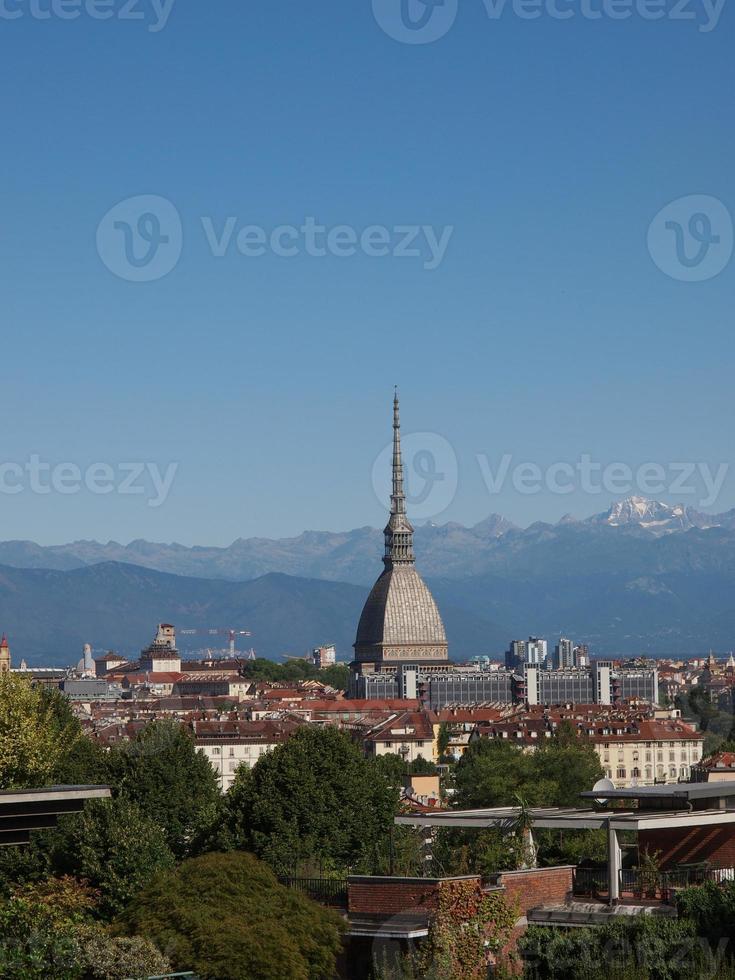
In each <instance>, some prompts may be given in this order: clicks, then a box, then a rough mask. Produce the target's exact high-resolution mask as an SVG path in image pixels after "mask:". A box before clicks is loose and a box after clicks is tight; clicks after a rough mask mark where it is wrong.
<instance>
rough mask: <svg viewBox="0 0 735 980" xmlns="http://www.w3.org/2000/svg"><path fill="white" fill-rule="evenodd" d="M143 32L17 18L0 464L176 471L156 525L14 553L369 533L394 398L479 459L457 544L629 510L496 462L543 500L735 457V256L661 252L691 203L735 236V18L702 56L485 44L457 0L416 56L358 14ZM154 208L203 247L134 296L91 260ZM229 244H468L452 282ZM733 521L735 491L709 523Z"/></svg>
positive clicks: (47, 516)
mask: <svg viewBox="0 0 735 980" xmlns="http://www.w3.org/2000/svg"><path fill="white" fill-rule="evenodd" d="M26 2H27V0H5V6H6V9H16V7H17V5H18V4H22V5H23V6H22V7H21V9H23V10H25V6H26ZM38 2H41V3H44V2H45V0H38ZM140 2H141V6H140V9H141V10H142V11H145V15H146V18H147V19H146V20H145V21H142V22H141V21H125V22H123V21H120V20H119V19H117V18H115V19H113V20H110V21H107V22H102V21H98V20H94V19H92V18H90V17H89V16H87V15H83V16H81V17H80V18H79V19H76V20H70V21H68V22H65V21H62V20H60V19H59V18H57V17H56V18H54V17H52V18H51V19H49V20H46V21H39V20H37V19H34V18H33V17H31V16H30V14H28V13H27V12H24V16H22V17H20V18H18V19H15V20H2V19H0V72H1V77H2V86H3V93H4V98H3V121H2V129H3V174H4V179H3V182H2V197H3V209H2V213H3V219H2V234H0V250H1V254H0V258H1V261H2V269H3V284H4V285H3V304H2V308H3V314H2V320H3V339H4V343H3V346H2V353H3V362H4V363H3V365H2V376H3V382H2V383H3V388H2V409H3V413H2V414H3V427H2V432H3V438H2V451H1V452H0V456H1V457H2V460H3V461H4V462H15V463H18V464H24V463H25V461H27V460H28V459H29V457H30V456H31V454H36V455H38V456H39V457H40V458H41V459H42V460H46V461H49V462H50V463H52V464H54V465H55V464H58V463H62V462H70V463H72V464H75V465H77V466H79V467H80V468H81V469H82V470H84V468H86V467H87V466H89V464H90V463H92V462H106V463H109V464H110V465H112V466H116V465H117V464H118V463H120V462H130V461H133V462H136V461H140V462H155V463H156V464H157V465H160V466H162V467H163V466H165V465H166V464H168V463H170V462H177V463H178V471H177V473H176V476H175V479H174V484H173V487H172V490H171V493H170V495H169V496H168V498H167V499H166V501H165V503H164V504H163V505H162V506H160V507H150V506H148V498H147V497H146V496H145V495H132V496H131V495H124V494H119V493H111V494H106V495H99V494H91V493H89V492H87V491H85V492H80V493H77V494H61V493H58V492H52V493H50V494H37V493H33V492H32V491H31V490H30V489H29V488H28V487H27V486H24V488H23V489H22V491H21V492H19V493H16V494H3V495H1V496H0V537H2V538H32V539H35V540H38V541H40V542H42V543H50V542H62V541H67V540H71V539H74V538H79V537H90V538H91V537H94V538H98V539H102V540H107V539H109V538H114V539H116V540H120V541H128V540H130V539H132V538H135V537H146V538H149V539H154V540H161V541H169V540H178V541H181V542H183V543H187V544H191V543H202V544H204V543H207V544H210V543H211V544H226V543H229V542H230V541H231V540H233V539H234V538H236V537H238V536H251V535H262V536H285V535H290V534H296V533H299V532H300V531H301V530H303V529H305V528H318V529H323V528H329V529H335V530H337V529H345V528H350V527H354V526H361V525H364V524H379V523H381V522H382V521H383V519H384V511H383V509H382V508H381V506H380V504H379V502H378V500H377V498H376V495H375V493H374V491H373V481H372V479H371V468H372V466H373V461H374V460H375V458H376V456H377V455H378V453H379V452H380V451H381V450H382V448H383V446H384V445H385V443H386V442H387V440H388V438H389V436H390V398H391V395H392V386H393V385H394V384H395V383H398V384H399V385H400V387H401V393H402V406H403V419H404V426H405V430H406V432H407V433H409V432H412V431H423V432H430V433H436V434H438V435H440V436H442V437H443V438H444V439H446V440H447V441H448V442H449V443H450V444H451V446H452V447H453V452H454V453H455V454H456V458H457V460H458V479H457V488H456V493H454V494H452V499H451V502H450V504H449V506H448V507H447V508H446V509H445V510H443V512H442V513H440V514H437V515H433V514H430V515H429V516H432V517H433V519H435V520H437V521H445V520H458V521H462V522H464V523H472V522H475V521H478V520H481V519H482V518H484V517H485V516H486V515H487V514H488V513H490V512H491V511H499V512H501V513H504V514H506V515H507V516H508V517H510V518H512V519H514V520H516V521H518V522H519V523H523V524H527V523H530V522H531V521H534V520H537V519H544V520H556V519H558V518H559V517H560V516H561V515H562V514H564V513H566V512H568V511H572V512H574V513H576V514H577V515H579V516H585V515H587V514H591V513H594V512H596V511H599V510H602V509H604V508H605V507H606V506H607V504H608V503H609V501H610V499H611V497H612V496H615V494H610V493H606V492H603V493H601V494H600V495H596V496H595V495H590V494H587V493H585V492H584V491H582V490H579V489H578V490H575V492H574V493H572V494H569V495H559V494H553V493H550V492H547V491H546V490H543V491H542V492H540V493H538V494H531V495H529V494H521V493H518V492H517V491H516V490H515V489H514V488H513V487H512V486H510V485H506V486H505V487H504V489H503V490H502V492H500V493H498V494H494V495H492V494H489V493H488V491H487V489H486V488H485V486H484V484H483V480H482V476H481V470H480V468H479V465H478V463H477V459H476V457H477V455H478V454H485V455H486V456H487V459H488V460H489V461H490V465H491V466H492V467H496V466H497V463H498V461H499V460H500V458H501V457H502V455H503V454H506V453H507V454H511V455H512V457H513V465H515V464H516V463H517V462H521V461H524V462H525V461H532V462H535V463H537V464H538V465H539V466H541V467H542V468H544V471H545V468H546V467H548V465H550V464H551V463H553V462H557V461H566V462H572V463H573V462H574V461H576V460H578V459H579V458H580V457H581V456H582V455H583V454H588V455H590V456H591V457H593V458H594V459H595V460H597V461H599V462H600V463H601V464H603V465H605V464H609V463H611V462H623V463H627V464H629V465H630V466H632V467H635V466H638V465H639V464H640V463H641V462H644V461H650V462H655V463H659V464H662V465H664V466H668V464H670V463H672V462H677V461H685V462H688V461H691V462H693V463H696V462H703V463H707V464H708V465H710V466H713V467H714V466H716V464H718V463H721V462H723V461H725V462H727V461H729V460H730V459H731V457H732V432H733V421H734V419H733V415H734V411H733V404H734V398H733V384H732V365H733V354H734V353H735V337H734V336H733V312H732V311H733V283H734V281H735V259H731V261H730V262H729V264H728V265H727V266H726V268H725V269H724V271H723V272H722V273H721V274H720V275H718V276H717V277H716V278H713V279H709V280H707V281H704V282H683V281H678V280H677V279H674V278H671V277H670V276H667V275H665V274H664V273H663V272H662V271H661V270H660V269H659V268H657V266H656V265H655V264H654V262H653V261H652V259H651V257H650V255H649V253H648V250H647V246H646V235H647V229H648V226H649V223H650V222H651V220H652V219H653V218H654V215H656V213H657V212H658V211H659V210H660V209H661V208H663V207H664V205H666V204H667V203H668V202H670V201H672V200H674V199H678V198H680V197H683V196H686V195H692V194H699V195H709V196H712V197H714V198H716V199H718V200H719V201H721V202H722V203H723V204H724V206H725V208H727V209H729V211H730V213H731V214H735V127H734V126H733V121H734V120H733V116H734V115H735V113H734V112H733V80H734V76H735V69H734V68H733V65H734V63H735V59H734V58H733V50H735V10H734V9H732V8H731V9H725V10H724V12H723V13H722V16H721V19H720V21H719V23H718V25H717V27H716V29H714V30H712V31H709V32H702V31H700V30H698V27H697V23H696V22H692V21H678V22H672V21H670V20H668V19H665V20H662V21H659V22H646V21H644V20H642V19H641V18H640V17H638V16H633V17H632V18H631V19H629V20H624V21H619V22H616V21H613V20H611V19H609V18H603V19H601V20H595V21H592V20H586V19H584V18H583V17H581V16H575V17H574V18H572V19H570V20H565V21H558V20H555V19H553V18H551V17H550V16H548V15H544V16H542V17H541V18H540V19H538V20H535V21H526V20H523V19H521V18H519V17H517V16H514V15H513V14H512V13H511V12H508V13H507V15H504V16H503V18H501V19H500V20H499V21H491V20H490V19H489V18H488V15H487V12H486V9H485V7H484V5H483V3H482V0H460V5H459V12H458V16H457V19H456V23H455V24H454V26H453V27H452V29H451V30H450V31H449V32H448V33H447V34H446V36H444V37H442V38H441V39H439V40H437V41H436V42H435V43H431V44H426V45H407V44H402V43H398V42H396V41H395V40H393V39H392V38H390V37H389V36H388V35H387V34H386V33H385V32H384V31H382V30H381V29H380V27H379V26H378V24H377V22H376V19H375V18H374V16H373V11H372V9H371V4H370V2H369V0H359V2H355V0H351V2H345V0H339V2H338V0H321V2H318V3H303V2H296V0H263V2H260V3H255V2H252V0H210V2H209V3H204V2H199V3H195V2H193V0H176V2H175V3H174V6H173V9H172V11H171V15H170V18H169V20H168V23H167V24H166V26H165V28H164V29H163V30H160V31H158V32H151V31H149V30H148V26H150V23H151V22H152V21H154V20H155V17H153V16H152V15H151V13H150V4H148V3H146V2H145V0H140ZM397 2H398V0H396V3H397ZM113 3H114V4H115V7H116V9H119V7H120V5H121V0H113ZM690 9H692V10H695V11H699V12H700V20H701V19H703V15H702V14H701V11H700V8H699V7H697V6H696V5H694V4H693V3H692V6H691V8H690ZM143 194H154V195H160V196H162V197H164V198H166V199H168V200H169V201H171V202H172V203H173V204H174V205H175V207H176V209H177V210H178V212H179V214H180V216H181V222H182V227H183V251H182V254H181V258H180V261H179V262H178V264H177V265H176V267H175V268H174V269H173V271H171V272H170V273H169V274H168V275H167V276H165V278H162V279H159V280H156V281H152V282H146V283H135V282H130V281H126V280H124V279H121V278H118V277H117V276H116V275H114V274H113V273H112V272H110V271H109V270H108V268H106V267H105V265H104V264H103V262H102V261H101V260H100V256H99V255H98V252H97V248H96V244H95V241H96V238H95V236H96V231H97V226H98V223H99V222H100V220H101V219H102V217H103V215H105V213H106V212H107V211H108V210H109V209H110V208H112V207H113V206H114V205H115V204H116V203H117V202H118V201H120V200H122V199H125V198H128V197H132V196H136V195H143ZM228 216H234V217H236V218H237V219H238V227H240V226H244V225H248V224H255V225H260V226H262V227H263V228H265V229H268V230H270V229H273V228H275V227H276V226H279V225H283V224H286V225H295V226H298V225H301V224H302V223H303V221H304V219H305V218H306V217H308V216H315V217H316V218H317V219H318V220H319V221H320V222H321V223H323V224H324V225H327V226H330V227H333V226H336V225H348V226H351V227H354V228H356V229H358V231H360V230H362V229H364V228H365V227H366V226H370V225H383V226H386V227H387V228H389V229H393V228H395V227H396V226H400V225H412V224H417V225H431V226H433V227H434V228H442V227H444V226H448V225H451V226H453V228H454V231H453V233H452V237H451V240H450V243H449V247H448V249H447V252H446V255H445V257H444V259H443V261H442V262H441V264H440V265H439V267H438V268H437V269H433V270H427V269H425V268H424V264H423V262H422V261H421V260H419V259H415V258H414V259H412V258H405V257H404V258H396V257H386V258H376V257H368V256H365V255H361V254H358V255H355V256H353V257H336V256H329V257H324V258H320V257H314V256H309V255H304V254H302V255H299V256H298V257H295V258H282V257H276V256H274V255H272V254H267V255H265V256H263V257H260V258H255V257H244V256H242V255H240V254H238V253H237V251H236V250H235V249H233V250H232V251H231V252H229V253H228V254H227V255H226V256H225V257H220V258H218V257H215V256H213V255H212V253H211V251H210V250H209V248H208V247H207V243H206V237H205V235H204V231H203V228H202V224H201V218H202V217H210V218H211V219H212V221H213V222H214V225H215V227H217V228H219V227H220V226H221V225H222V224H223V223H224V221H225V219H226V218H227V217H228ZM659 496H662V497H664V499H670V500H675V499H678V500H682V501H683V502H684V503H693V504H696V503H697V502H698V499H699V495H696V496H694V497H689V498H686V499H685V498H682V497H677V495H676V494H667V493H662V494H660V495H659ZM732 506H735V472H734V473H732V474H729V475H728V477H727V479H726V480H725V483H724V485H723V487H722V490H721V492H720V494H719V496H718V499H717V501H716V503H715V504H714V505H713V506H712V507H710V508H709V509H710V510H724V509H726V508H727V507H732Z"/></svg>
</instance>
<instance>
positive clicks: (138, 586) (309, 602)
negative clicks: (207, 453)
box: [0, 562, 506, 666]
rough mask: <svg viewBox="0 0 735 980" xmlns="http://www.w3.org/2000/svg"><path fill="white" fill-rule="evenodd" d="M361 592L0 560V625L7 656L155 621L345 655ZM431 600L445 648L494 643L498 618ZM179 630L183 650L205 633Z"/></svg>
mask: <svg viewBox="0 0 735 980" xmlns="http://www.w3.org/2000/svg"><path fill="white" fill-rule="evenodd" d="M366 597H367V590H366V589H365V588H363V587H360V586H355V585H350V584H346V583H343V582H326V581H316V580H313V579H304V578H296V577H294V576H289V575H283V574H280V573H271V574H269V575H265V576H263V577H261V578H258V579H255V580H254V581H250V582H225V581H222V580H213V579H199V578H192V577H186V576H179V575H168V574H166V573H162V572H156V571H152V570H151V569H146V568H140V567H138V566H135V565H128V564H123V563H118V562H105V563H102V564H99V565H93V566H89V567H84V568H78V569H73V570H71V571H57V570H50V569H18V568H9V567H7V566H0V628H1V629H3V630H4V631H5V632H6V633H7V634H8V636H9V638H10V644H11V649H12V654H13V660H14V662H15V664H17V663H18V662H19V661H20V658H21V657H24V658H25V659H26V661H27V662H28V664H29V666H32V665H34V664H40V663H44V664H51V665H63V664H68V663H70V662H72V661H76V660H77V659H78V657H79V656H81V648H82V644H83V643H85V642H89V643H91V644H92V646H93V648H95V649H96V650H102V649H105V650H106V649H108V648H110V647H114V648H115V649H116V650H117V651H118V652H120V653H124V654H125V655H129V656H135V655H137V653H138V652H139V651H140V649H141V647H143V646H145V645H146V644H147V643H148V642H150V640H151V638H152V636H153V633H154V630H155V626H156V624H157V623H158V622H161V621H170V622H172V623H174V624H175V625H176V626H178V627H190V628H199V629H202V628H207V627H221V628H229V627H231V626H232V627H242V628H247V629H251V630H252V632H253V636H252V640H250V639H248V640H247V642H248V644H249V643H252V645H253V646H254V647H255V649H256V650H257V652H258V654H259V655H260V656H265V657H271V658H274V659H275V658H278V657H280V656H282V655H283V654H295V655H303V654H304V653H305V652H306V651H307V650H308V649H309V648H311V647H313V646H316V645H317V644H320V643H325V642H332V643H336V645H337V650H338V654H339V656H340V657H341V658H344V659H347V658H350V657H351V654H352V650H351V645H352V643H353V642H354V639H355V629H356V627H357V620H358V617H359V615H360V611H361V609H362V606H363V603H364V602H365V599H366ZM441 606H442V609H441V611H442V614H443V616H444V619H445V623H446V626H447V631H448V633H449V635H450V640H451V643H452V651H453V653H454V655H455V656H457V657H463V656H469V655H471V654H474V653H483V652H489V651H491V650H494V649H497V648H499V647H500V646H502V643H503V641H504V637H505V634H506V630H505V629H504V628H499V627H497V626H494V625H493V624H492V623H489V622H487V621H485V620H483V619H482V618H481V617H478V616H476V615H475V614H473V613H471V612H465V611H463V610H458V609H455V608H453V607H452V606H451V604H449V605H446V606H445V605H443V604H441ZM179 640H180V643H179V646H180V648H181V649H182V652H185V651H186V650H187V649H190V650H193V649H195V648H196V647H199V646H201V645H202V643H205V642H208V641H209V638H208V637H206V636H204V637H201V636H200V637H193V636H180V637H179ZM209 642H211V641H209Z"/></svg>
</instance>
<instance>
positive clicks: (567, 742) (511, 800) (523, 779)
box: [455, 725, 603, 809]
mask: <svg viewBox="0 0 735 980" xmlns="http://www.w3.org/2000/svg"><path fill="white" fill-rule="evenodd" d="M602 774H603V771H602V767H601V766H600V762H599V758H598V756H597V753H596V752H595V750H594V748H593V746H592V745H591V743H590V742H588V741H587V740H586V739H584V738H581V737H579V736H578V735H577V733H576V732H575V730H574V729H573V728H572V727H571V726H565V725H561V726H560V727H559V731H558V732H557V733H556V734H555V735H554V736H553V737H552V738H550V739H547V740H545V741H544V742H543V743H542V744H540V745H539V747H538V748H537V749H536V750H535V751H534V752H524V751H523V750H522V749H521V748H519V747H518V746H516V745H513V744H512V743H510V742H508V741H507V740H502V739H477V740H476V741H474V742H471V743H470V745H469V747H468V749H467V751H466V752H465V754H464V755H463V757H462V759H461V760H460V762H459V764H458V765H457V770H456V774H455V779H456V786H457V797H456V800H457V805H458V806H459V807H460V808H464V809H472V808H476V807H490V806H513V805H514V804H515V797H516V796H517V795H521V796H522V797H523V798H524V800H525V801H526V802H527V803H528V804H529V805H530V806H575V805H576V804H577V803H578V802H579V794H580V793H581V792H582V791H584V790H588V789H592V787H593V785H594V783H595V782H596V780H597V779H599V778H600V776H602Z"/></svg>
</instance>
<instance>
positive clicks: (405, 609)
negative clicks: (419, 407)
mask: <svg viewBox="0 0 735 980" xmlns="http://www.w3.org/2000/svg"><path fill="white" fill-rule="evenodd" d="M392 468H393V490H392V493H391V507H390V517H389V518H388V523H387V524H386V526H385V531H384V534H385V552H384V554H383V564H384V566H385V568H384V570H383V573H382V575H381V576H380V578H379V579H378V580H377V582H376V583H375V585H374V586H373V588H372V591H371V592H370V595H369V596H368V598H367V602H366V603H365V607H364V609H363V611H362V615H361V616H360V622H359V624H358V627H357V638H356V640H355V644H354V648H355V659H354V661H353V663H352V665H351V669H352V672H353V678H355V677H358V676H360V675H366V674H375V673H392V674H395V672H396V670H397V669H398V668H400V667H401V666H404V665H409V664H410V665H411V666H413V667H416V668H418V669H421V668H427V667H428V668H431V667H434V668H436V667H443V668H445V669H446V667H447V666H448V664H449V660H448V653H447V637H446V634H445V632H444V624H443V623H442V619H441V616H440V615H439V610H438V609H437V606H436V603H435V602H434V597H433V596H432V594H431V592H430V591H429V589H428V587H427V586H426V583H425V582H424V580H423V579H422V578H421V576H420V575H419V573H418V572H417V571H416V566H415V561H414V551H413V527H412V525H411V522H410V521H409V519H408V515H407V513H406V494H405V490H404V482H403V459H402V456H401V420H400V408H399V403H398V393H397V392H396V395H395V397H394V399H393V463H392Z"/></svg>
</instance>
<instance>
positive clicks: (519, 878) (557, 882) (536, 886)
mask: <svg viewBox="0 0 735 980" xmlns="http://www.w3.org/2000/svg"><path fill="white" fill-rule="evenodd" d="M573 870H574V868H573V866H572V865H571V864H570V865H563V866H561V867H558V868H531V869H529V870H528V871H503V872H502V873H501V874H499V875H498V877H497V879H496V880H497V883H498V885H501V886H502V887H503V888H504V889H505V897H506V899H507V900H508V902H509V903H510V904H511V905H514V904H516V903H517V904H518V909H519V915H521V916H524V915H525V914H526V912H528V910H529V909H532V908H535V907H536V906H537V905H557V904H560V903H562V902H564V900H565V899H566V897H567V895H568V894H569V893H570V892H571V890H572V872H573Z"/></svg>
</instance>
